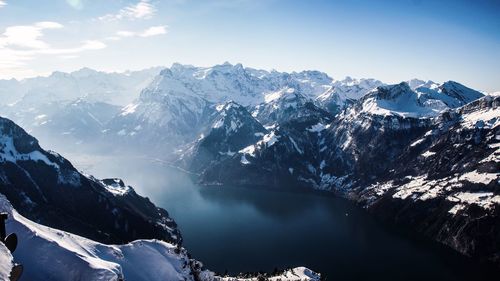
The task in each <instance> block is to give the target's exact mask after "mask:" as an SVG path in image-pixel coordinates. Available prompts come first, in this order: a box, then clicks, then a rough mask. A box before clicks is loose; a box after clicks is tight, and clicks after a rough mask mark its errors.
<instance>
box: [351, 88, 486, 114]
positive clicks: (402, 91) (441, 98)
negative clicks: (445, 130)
mask: <svg viewBox="0 0 500 281" xmlns="http://www.w3.org/2000/svg"><path fill="white" fill-rule="evenodd" d="M412 82H413V83H415V81H412ZM417 85H418V83H417ZM482 96H483V94H481V93H479V92H477V91H474V90H472V89H469V88H467V87H465V86H463V85H461V84H459V83H456V82H452V81H449V82H446V83H444V84H442V85H440V86H437V85H436V84H435V83H433V82H428V83H424V84H421V85H419V86H418V87H417V88H416V89H415V90H413V89H412V88H411V87H410V85H409V84H408V83H406V82H402V83H400V84H396V85H388V86H380V87H377V88H376V89H374V90H372V91H370V92H368V93H367V94H366V95H365V96H364V97H363V98H362V99H361V100H360V102H361V104H360V105H357V106H355V107H354V108H356V109H357V111H358V112H364V113H368V114H373V115H381V116H390V115H395V116H401V117H410V118H423V117H436V116H438V115H439V114H440V113H441V112H443V111H445V110H447V109H453V108H457V107H459V106H463V105H465V104H467V103H469V102H472V101H474V100H476V99H478V98H480V97H482Z"/></svg>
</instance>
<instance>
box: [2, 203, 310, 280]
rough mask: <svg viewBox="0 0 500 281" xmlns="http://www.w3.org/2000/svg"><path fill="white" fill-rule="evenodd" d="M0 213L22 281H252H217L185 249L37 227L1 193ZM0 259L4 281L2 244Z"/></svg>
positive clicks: (8, 262)
mask: <svg viewBox="0 0 500 281" xmlns="http://www.w3.org/2000/svg"><path fill="white" fill-rule="evenodd" d="M0 212H7V213H8V214H9V219H8V221H7V224H6V226H7V229H8V231H9V232H10V233H16V234H17V236H18V239H19V244H18V247H17V249H16V251H15V252H14V259H15V261H16V262H17V263H21V264H22V265H23V267H24V272H23V275H22V280H32V281H38V280H40V281H45V280H53V281H65V280H89V281H94V280H95V281H97V280H109V281H112V280H114V281H118V280H128V281H142V280H144V281H155V280H158V281H160V280H161V281H164V280H171V281H177V280H178V281H187V280H193V281H194V280H198V281H216V280H256V278H255V279H236V278H231V277H225V278H222V277H218V276H216V275H215V274H214V273H213V272H210V271H208V270H205V269H202V266H203V265H202V264H201V263H200V262H198V261H195V260H193V259H191V258H189V255H188V253H187V251H186V250H185V249H184V248H181V247H179V246H176V245H173V244H170V243H167V242H163V241H160V240H136V241H133V242H130V243H127V244H123V245H105V244H101V243H98V242H94V241H92V240H89V239H86V238H83V237H81V236H78V235H74V234H71V233H68V232H65V231H61V230H58V229H54V228H50V227H46V226H43V225H40V224H38V223H35V222H33V221H31V220H29V219H27V218H25V217H24V216H22V215H20V214H19V213H18V212H17V211H16V210H14V209H13V207H12V206H11V204H10V203H9V202H8V200H7V198H5V197H4V196H3V195H2V194H0ZM0 254H1V255H0V279H1V280H8V276H9V274H10V270H11V267H12V255H11V254H10V252H8V250H7V249H6V248H5V247H4V246H3V244H1V243H0ZM299 278H300V279H299ZM271 280H283V281H286V280H290V281H291V280H307V281H309V280H319V275H317V274H316V273H314V272H312V271H310V270H309V269H306V268H295V269H292V270H288V271H286V272H285V273H283V274H282V275H280V276H277V277H274V278H273V279H271Z"/></svg>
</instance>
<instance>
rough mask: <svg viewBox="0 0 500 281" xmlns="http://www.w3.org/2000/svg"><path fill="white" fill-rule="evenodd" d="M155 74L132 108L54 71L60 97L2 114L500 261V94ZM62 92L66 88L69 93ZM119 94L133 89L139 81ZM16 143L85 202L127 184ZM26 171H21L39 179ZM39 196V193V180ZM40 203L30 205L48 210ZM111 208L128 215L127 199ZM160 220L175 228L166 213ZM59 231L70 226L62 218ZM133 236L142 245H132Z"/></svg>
mask: <svg viewBox="0 0 500 281" xmlns="http://www.w3.org/2000/svg"><path fill="white" fill-rule="evenodd" d="M80 72H84V73H86V72H90V73H92V76H93V77H94V78H93V79H92V81H106V79H111V78H110V77H109V76H107V75H109V74H103V73H100V72H93V71H91V70H88V69H84V70H82V71H80ZM156 72H157V75H155V74H154V71H153V73H151V72H149V74H148V75H146V74H145V73H143V72H139V73H141V75H137V77H139V78H137V79H133V80H134V81H135V82H134V83H136V84H134V85H137V87H139V85H144V84H147V82H148V81H150V83H149V84H147V85H145V86H144V88H143V89H142V90H141V91H140V92H139V91H137V94H136V96H135V98H134V99H131V98H130V97H132V96H133V95H132V94H123V96H127V97H128V98H127V99H122V98H119V99H118V98H117V99H116V100H115V99H114V96H115V95H116V96H121V95H122V94H120V93H121V92H120V93H119V91H118V92H113V91H105V92H99V91H94V92H93V93H94V94H92V95H87V94H84V93H83V92H74V91H71V92H72V94H71V95H68V96H66V95H65V94H64V93H65V92H67V91H69V90H70V89H74V87H73V86H69V85H75V84H68V83H67V82H63V81H67V77H68V76H70V77H72V76H78V75H76V74H75V73H70V74H64V75H63V74H57V73H54V74H53V75H51V76H49V77H46V78H37V79H36V80H37V81H46V82H43V83H42V82H37V83H38V84H44V83H46V84H45V85H50V86H49V87H45V88H44V87H38V88H31V89H33V90H30V91H25V92H22V90H19V92H18V93H20V94H19V95H20V98H19V99H18V102H15V103H10V104H9V105H8V106H4V112H0V114H2V115H5V116H7V117H9V118H11V119H13V120H14V121H15V122H16V123H19V124H20V125H21V126H22V127H24V128H25V129H26V130H27V131H28V132H30V133H33V134H35V135H37V136H40V140H41V142H42V143H50V144H51V145H52V146H54V147H55V148H57V149H58V150H60V151H63V152H64V151H66V150H68V149H74V145H78V147H79V149H81V150H88V149H90V150H96V151H99V152H100V153H109V154H112V153H121V152H122V151H126V152H127V153H136V154H141V155H144V154H146V155H154V156H155V157H157V158H163V159H165V160H167V161H169V163H173V164H174V165H176V166H178V167H181V168H183V169H185V170H188V171H190V172H192V173H194V174H196V175H197V180H198V181H199V183H200V184H204V185H240V186H246V187H249V188H271V189H279V190H284V191H288V190H306V191H321V192H325V191H326V192H331V193H333V194H335V195H338V196H343V197H346V198H348V199H350V200H353V201H355V202H357V203H358V204H359V205H360V206H362V207H364V208H366V209H367V210H369V211H370V212H372V213H373V214H374V215H375V216H379V217H381V218H383V219H384V220H387V221H390V222H392V223H395V224H398V225H401V226H402V227H406V228H409V229H412V230H415V231H417V232H418V233H420V234H422V235H423V236H426V237H428V238H430V239H432V240H435V241H438V242H440V243H443V244H445V245H448V246H449V247H451V248H453V249H455V250H457V251H458V252H460V253H462V254H464V255H467V256H470V257H473V258H474V259H477V260H483V261H492V262H495V263H496V264H500V246H499V245H500V228H499V226H500V221H499V217H500V216H499V210H500V208H499V206H500V199H499V198H500V163H499V162H500V145H499V144H500V127H499V126H498V125H499V124H500V107H499V106H500V96H498V95H497V94H495V93H489V94H488V93H485V92H481V91H477V90H474V89H471V88H469V87H466V86H464V85H462V84H460V83H458V82H454V81H447V82H444V83H436V82H433V81H422V80H418V79H412V80H409V81H402V82H401V83H398V84H391V85H389V84H385V83H383V82H381V81H378V80H375V79H353V78H350V77H347V78H345V79H343V80H335V79H333V78H330V77H329V76H328V75H326V74H325V73H322V72H319V71H302V72H291V73H286V72H278V71H266V70H258V69H252V68H245V67H243V66H242V65H241V64H236V65H232V64H229V63H224V64H222V65H216V66H213V67H194V66H189V65H180V64H174V65H172V67H170V68H164V69H163V70H161V71H159V69H158V70H157V71H156ZM77 73H78V72H77ZM116 75H118V74H116ZM129 75H132V74H129ZM146 76H147V77H146ZM59 77H61V78H59ZM96 77H100V78H99V79H98V78H96ZM58 78H59V79H60V81H57V79H58ZM100 79H102V80H100ZM48 81H50V84H49V82H48ZM55 81H56V82H55ZM72 81H76V82H74V83H76V85H79V83H82V85H86V84H85V83H87V82H85V83H84V82H79V81H80V80H78V79H76V80H72ZM85 81H87V80H85ZM113 81H115V80H113ZM139 81H140V82H139ZM1 83H5V84H6V85H8V87H10V88H8V87H7V86H6V87H5V89H17V88H18V87H19V86H16V84H15V83H14V82H12V81H10V82H9V81H3V82H1ZM1 83H0V84H1ZM9 83H10V84H9ZM13 83H14V84H13ZM16 83H19V84H23V83H24V81H21V82H16ZM59 83H61V85H64V86H61V87H60V88H58V87H57V85H59ZM103 83H104V85H114V84H112V83H110V82H103ZM117 83H118V82H117ZM123 83H124V82H123ZM127 83H132V82H130V81H129V82H127ZM143 83H144V84H143ZM118 84H120V83H118ZM92 85H93V86H95V89H100V87H98V86H96V85H94V84H92ZM72 87H73V88H72ZM78 87H79V86H78ZM110 87H111V88H112V87H114V86H110ZM116 87H117V88H119V89H131V88H130V86H129V84H127V85H125V84H120V85H119V86H116ZM52 88H54V89H58V93H60V94H53V92H52V90H51V89H52ZM80 88H84V87H83V86H82V87H80ZM104 88H105V87H104ZM59 90H60V92H59ZM10 91H13V90H10ZM14 92H15V91H14ZM118 100H119V101H120V102H118ZM125 100H127V102H128V104H127V105H124V104H123V103H122V101H125ZM4 123H5V124H6V125H4V126H6V127H13V125H12V124H11V123H9V122H8V121H4ZM19 135H20V138H21V139H24V138H26V140H25V141H23V143H26V142H28V143H31V142H33V143H34V141H32V140H31V141H29V140H28V139H29V137H26V136H25V133H24V134H23V133H19ZM4 143H5V144H6V145H5V147H6V148H4V154H3V155H5V156H4V157H6V159H7V158H8V157H10V158H9V159H12V157H14V156H9V155H10V154H11V153H10V152H9V151H12V152H13V153H14V152H18V156H15V157H14V158H15V159H16V163H17V161H20V159H24V158H23V157H35V155H36V156H37V157H42V155H43V156H44V157H42V160H40V161H42V162H43V163H45V164H47V163H49V164H51V163H52V164H54V165H52V166H51V167H56V166H57V167H59V170H57V169H56V168H53V169H52V168H51V169H52V170H54V171H52V172H51V173H50V174H51V175H52V176H51V180H52V181H53V182H58V181H59V180H60V179H61V183H65V182H64V181H66V182H68V181H69V183H65V184H67V185H71V181H76V180H74V179H76V178H78V179H79V180H80V183H82V182H83V185H84V186H89V187H88V189H89V190H92V193H90V192H89V194H92V195H86V196H99V195H98V194H99V190H109V189H110V190H113V188H116V189H117V190H120V192H122V191H121V190H123V189H124V186H125V184H123V183H122V182H120V181H119V180H97V179H94V178H92V177H90V176H85V175H82V174H80V173H79V172H77V171H75V170H74V168H73V169H72V167H71V166H70V164H68V163H66V162H64V161H63V160H61V159H60V158H59V157H58V156H55V155H53V154H50V153H48V154H44V153H41V155H40V153H35V154H34V153H33V152H35V151H40V149H39V148H38V147H37V146H36V145H35V146H33V147H32V146H28V147H29V148H26V147H24V146H23V145H21V146H20V147H17V146H16V149H15V150H14V149H11V148H9V147H10V146H9V145H8V143H9V140H8V138H7V139H6V140H5V141H4ZM68 147H69V148H68ZM14 154H15V153H14ZM16 155H17V154H16ZM19 157H20V158H19ZM40 161H37V163H39V164H40V165H42V164H43V163H42V162H40ZM44 161H46V162H44ZM7 162H8V164H9V165H12V161H10V162H9V161H6V162H5V163H7ZM28 162H29V161H28ZM20 163H21V164H18V165H16V166H17V167H15V169H17V170H19V171H18V172H17V173H18V174H21V172H22V171H23V170H24V171H27V173H30V171H31V172H32V171H34V170H30V167H29V165H27V166H26V167H24V166H23V165H26V164H24V163H23V162H22V161H21V162H20ZM47 165H48V164H47ZM47 165H44V166H47ZM49 166H50V165H49ZM43 169H47V168H46V167H45V168H43ZM36 170H38V169H36ZM20 177H21V176H20ZM21 178H22V177H21ZM25 181H26V182H28V180H27V179H26V180H25ZM27 186H33V187H30V190H32V191H30V192H31V193H32V194H36V192H37V191H36V187H35V185H34V184H31V185H30V184H28V183H27ZM109 186H114V187H109ZM42 188H43V187H42ZM8 190H9V189H8V188H6V189H5V192H7V191H8ZM127 190H128V189H127ZM25 192H27V191H25ZM2 193H4V191H2ZM17 193H19V194H22V193H20V192H16V194H17ZM130 193H132V195H130V196H131V197H133V199H132V198H131V199H127V200H130V201H133V202H135V201H137V202H141V203H136V204H144V205H148V204H147V200H146V201H144V199H143V198H142V199H141V197H140V196H138V195H134V194H133V192H130ZM127 194H128V193H127ZM32 196H33V198H36V197H35V195H32ZM71 196H73V195H71ZM74 196H76V194H75V195H74ZM101 196H102V195H101ZM127 196H128V195H127ZM18 197H19V196H18ZM39 197H40V198H36V201H35V200H34V199H33V198H31V196H30V197H29V198H30V200H31V201H33V202H35V203H36V204H37V205H38V204H41V205H43V204H42V202H44V199H43V198H42V197H41V196H39ZM7 198H8V199H9V200H10V201H11V203H12V204H13V205H14V207H15V208H16V209H17V208H19V212H20V213H21V214H22V215H25V216H27V217H28V218H30V219H35V220H37V219H41V218H42V217H30V216H29V215H28V214H30V215H32V214H36V213H32V212H30V211H27V209H26V211H23V208H27V207H23V206H24V205H26V206H28V205H29V204H26V203H23V202H25V201H27V200H24V201H23V198H15V197H13V195H11V196H10V197H9V196H7ZM11 198H15V200H14V199H11ZM89 198H90V197H89ZM91 198H94V197H91ZM118 198H120V197H118ZM51 200H52V199H51ZM109 200H111V199H109ZM83 203H84V202H82V204H83ZM23 204H24V205H23ZM57 204H58V203H57ZM109 204H111V205H110V206H118V207H120V206H123V205H121V204H123V202H119V200H116V196H113V200H111V201H110V203H109ZM141 206H142V205H141ZM133 209H135V208H133ZM96 212H100V211H98V210H96ZM132 213H133V212H132ZM127 216H128V215H127ZM162 218H164V219H167V220H168V214H166V213H165V214H163V215H162ZM46 219H47V220H48V221H50V220H49V218H46ZM103 219H104V218H103ZM119 225H120V226H121V227H123V222H121V224H120V222H119ZM53 226H54V227H59V228H62V229H64V228H63V227H62V226H61V225H59V224H57V222H54V224H53ZM65 230H66V229H65ZM69 230H71V229H69ZM80 231H81V230H78V232H80ZM109 232H110V233H111V230H109ZM89 233H91V232H90V230H89ZM93 235H95V236H91V238H94V239H97V240H99V241H102V242H108V240H105V239H104V238H103V237H99V235H98V234H93ZM170 235H171V236H172V233H170ZM88 236H89V235H88ZM142 236H144V235H142ZM173 236H175V238H177V239H180V236H179V235H176V234H173ZM173 236H172V237H171V238H174V237H173ZM126 238H127V239H123V240H124V241H128V242H130V241H131V238H134V237H126ZM148 238H158V237H148ZM162 239H165V238H164V237H162ZM174 240H175V239H174ZM113 241H119V240H113ZM113 243H116V242H113Z"/></svg>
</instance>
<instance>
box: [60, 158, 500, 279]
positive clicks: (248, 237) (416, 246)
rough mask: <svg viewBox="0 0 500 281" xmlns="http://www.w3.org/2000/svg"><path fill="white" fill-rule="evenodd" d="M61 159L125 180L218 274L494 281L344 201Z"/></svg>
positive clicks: (163, 170) (137, 162)
mask: <svg viewBox="0 0 500 281" xmlns="http://www.w3.org/2000/svg"><path fill="white" fill-rule="evenodd" d="M66 156H67V157H68V158H69V159H71V160H72V161H73V162H74V163H75V165H76V166H77V167H78V168H80V169H82V170H84V171H85V172H88V173H92V174H94V175H96V176H98V177H111V176H113V177H121V178H123V179H124V180H125V181H126V183H127V184H130V185H132V186H133V187H134V188H135V189H136V191H137V192H138V193H140V194H142V195H144V196H147V197H149V198H150V199H151V200H152V201H153V202H154V203H156V204H157V205H159V206H161V207H163V208H165V209H167V210H168V212H169V213H170V215H171V216H172V217H173V218H174V219H175V220H176V221H177V223H178V225H179V228H180V230H181V232H182V234H183V237H184V246H185V247H186V248H187V249H188V250H189V251H190V253H191V254H192V255H193V257H194V258H196V259H198V260H201V261H203V262H204V264H205V265H206V267H207V268H209V269H211V270H214V271H217V272H224V271H225V270H228V271H229V272H230V273H233V274H234V273H238V272H246V271H259V270H263V271H272V270H273V269H274V268H275V267H278V268H286V267H294V266H300V265H304V266H307V267H309V268H311V269H313V270H316V271H319V272H322V273H323V274H326V276H327V280H482V279H485V280H487V278H488V275H489V277H490V278H489V279H488V280H492V279H491V275H492V274H495V273H492V272H491V270H489V269H488V270H487V269H486V268H484V267H478V266H477V265H475V264H473V263H472V262H470V261H468V260H467V259H465V258H462V257H461V256H459V255H457V254H455V253H454V252H453V251H451V250H448V249H446V248H444V247H441V246H439V245H436V244H434V243H430V242H428V241H422V240H421V239H416V238H415V237H412V235H409V234H408V233H402V232H401V231H398V230H396V229H395V228H394V227H389V226H387V225H384V224H381V223H380V222H378V221H377V220H375V219H374V218H373V217H372V216H371V215H369V214H367V213H366V212H365V211H364V210H362V209H360V208H359V207H357V206H354V205H353V204H352V203H351V202H349V201H347V200H344V199H340V198H335V197H330V196H321V195H318V194H312V193H285V192H274V191H266V190H253V189H248V188H230V187H224V188H220V187H217V188H214V187H200V186H197V185H195V184H193V182H192V180H191V178H190V176H189V175H187V174H185V173H182V172H179V171H178V170H175V169H173V168H170V167H168V165H165V164H164V163H161V162H158V161H152V160H147V159H132V160H131V159H118V158H111V159H110V158H92V157H74V158H75V159H73V158H72V156H71V155H66ZM497 276H498V275H497Z"/></svg>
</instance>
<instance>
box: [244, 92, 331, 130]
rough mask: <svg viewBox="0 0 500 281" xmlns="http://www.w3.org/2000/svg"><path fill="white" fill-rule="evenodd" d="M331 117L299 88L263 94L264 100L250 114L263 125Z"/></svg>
mask: <svg viewBox="0 0 500 281" xmlns="http://www.w3.org/2000/svg"><path fill="white" fill-rule="evenodd" d="M313 115H315V116H317V117H319V118H327V119H329V118H331V117H332V116H330V114H329V113H328V112H326V111H325V110H323V109H321V108H319V107H318V106H316V105H315V104H314V102H313V101H312V100H311V99H308V98H307V97H306V96H305V95H304V94H302V93H301V92H300V90H299V89H295V88H284V89H281V90H279V91H276V92H272V93H269V94H267V95H266V96H265V102H264V103H261V104H258V105H257V106H255V107H253V108H252V116H253V117H255V118H256V119H257V120H259V122H261V123H262V124H264V125H265V126H276V125H278V124H284V123H286V122H288V121H291V120H297V119H304V118H305V119H307V118H310V116H313Z"/></svg>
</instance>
